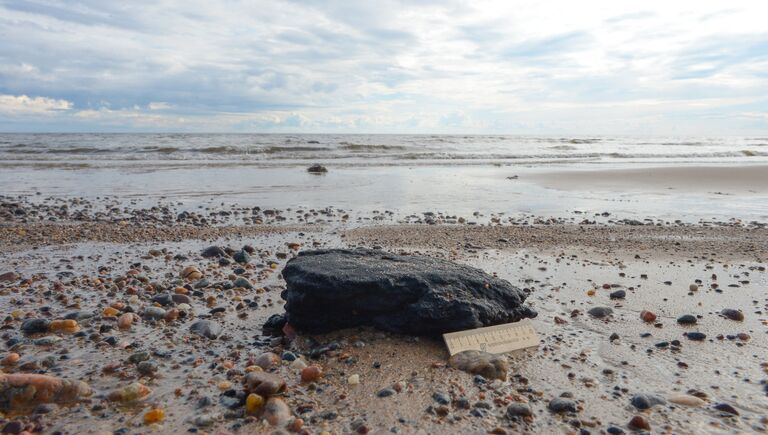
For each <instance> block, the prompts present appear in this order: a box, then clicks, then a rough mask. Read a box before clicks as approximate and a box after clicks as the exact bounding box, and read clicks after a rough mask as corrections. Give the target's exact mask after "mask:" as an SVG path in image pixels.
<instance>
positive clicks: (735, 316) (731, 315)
mask: <svg viewBox="0 0 768 435" xmlns="http://www.w3.org/2000/svg"><path fill="white" fill-rule="evenodd" d="M720 314H722V315H723V316H724V317H726V318H728V319H731V320H735V321H737V322H741V321H743V320H744V313H742V312H741V311H739V310H734V309H733V308H724V309H723V311H721V312H720Z"/></svg>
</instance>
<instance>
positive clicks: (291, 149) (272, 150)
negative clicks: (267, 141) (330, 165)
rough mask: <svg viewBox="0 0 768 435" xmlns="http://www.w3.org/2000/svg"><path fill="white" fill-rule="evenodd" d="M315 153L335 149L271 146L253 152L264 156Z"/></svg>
mask: <svg viewBox="0 0 768 435" xmlns="http://www.w3.org/2000/svg"><path fill="white" fill-rule="evenodd" d="M241 151H242V150H241ZM313 151H333V148H328V147H285V146H271V147H266V148H263V149H261V150H253V151H252V152H262V153H264V154H278V153H297V152H298V153H301V152H313Z"/></svg>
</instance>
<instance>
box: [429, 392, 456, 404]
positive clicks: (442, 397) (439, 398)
mask: <svg viewBox="0 0 768 435" xmlns="http://www.w3.org/2000/svg"><path fill="white" fill-rule="evenodd" d="M432 400H434V401H435V402H437V403H439V404H441V405H448V404H449V403H451V396H449V395H448V394H447V393H443V392H442V391H436V392H434V393H432Z"/></svg>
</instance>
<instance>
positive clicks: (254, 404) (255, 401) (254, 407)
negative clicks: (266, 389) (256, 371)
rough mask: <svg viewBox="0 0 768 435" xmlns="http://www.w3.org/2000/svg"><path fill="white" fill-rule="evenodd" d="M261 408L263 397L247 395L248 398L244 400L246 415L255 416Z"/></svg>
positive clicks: (254, 394)
mask: <svg viewBox="0 0 768 435" xmlns="http://www.w3.org/2000/svg"><path fill="white" fill-rule="evenodd" d="M263 407H264V397H263V396H261V395H259V394H256V393H251V394H249V395H248V397H246V398H245V412H246V413H248V414H255V413H257V412H259V411H261V408H263Z"/></svg>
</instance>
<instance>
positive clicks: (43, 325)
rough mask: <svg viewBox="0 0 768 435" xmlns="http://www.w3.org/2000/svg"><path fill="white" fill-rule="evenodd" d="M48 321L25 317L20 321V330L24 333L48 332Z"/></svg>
mask: <svg viewBox="0 0 768 435" xmlns="http://www.w3.org/2000/svg"><path fill="white" fill-rule="evenodd" d="M50 323H51V322H50V321H48V320H47V319H27V320H25V321H23V322H22V323H21V332H23V333H25V334H39V333H43V332H48V326H49V325H50Z"/></svg>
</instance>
